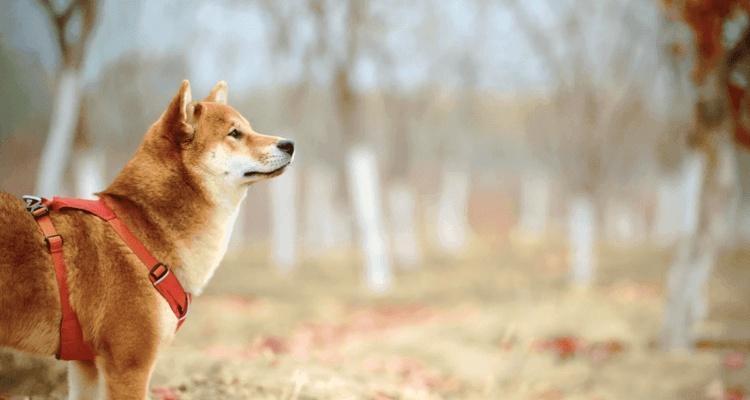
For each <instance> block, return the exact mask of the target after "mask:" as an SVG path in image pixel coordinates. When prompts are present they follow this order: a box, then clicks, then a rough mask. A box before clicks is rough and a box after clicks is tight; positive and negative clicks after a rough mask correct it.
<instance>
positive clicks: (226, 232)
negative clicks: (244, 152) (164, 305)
mask: <svg viewBox="0 0 750 400" xmlns="http://www.w3.org/2000/svg"><path fill="white" fill-rule="evenodd" d="M175 161H177V160H164V159H161V158H160V156H159V155H158V154H153V153H152V152H149V151H147V150H146V149H144V146H142V147H141V149H139V150H138V152H137V153H136V155H135V156H134V157H133V159H132V160H131V161H130V162H129V163H128V164H127V165H126V166H125V168H124V169H123V170H122V172H121V173H120V174H119V175H118V176H117V178H116V179H115V181H114V182H113V183H112V185H111V186H110V187H109V188H107V190H105V191H104V192H102V193H100V196H102V197H103V198H104V199H105V201H107V202H108V203H109V204H110V205H111V206H112V208H113V209H114V211H115V212H116V213H117V215H118V217H119V218H121V219H122V220H123V221H124V222H125V223H126V224H128V225H129V227H131V229H132V230H133V231H134V232H135V233H136V235H137V236H138V237H139V238H140V239H141V241H143V243H144V245H146V247H147V248H148V249H149V250H150V251H151V252H152V253H153V254H154V256H155V257H157V258H158V259H160V260H162V262H164V263H168V265H169V266H170V267H171V268H172V269H173V271H174V273H175V274H176V275H177V277H178V278H179V280H180V282H181V283H182V285H183V287H184V288H185V290H187V291H188V292H191V293H193V294H194V295H198V294H200V293H201V292H202V291H203V289H204V288H205V286H206V284H207V283H208V281H209V280H210V278H211V277H212V276H213V274H214V272H215V271H216V268H217V267H218V266H219V263H220V262H221V259H222V258H223V257H224V254H225V253H226V250H227V246H228V243H229V237H230V235H231V232H232V229H233V227H234V222H235V221H236V219H237V215H238V213H239V207H240V204H241V203H242V200H243V199H244V198H245V195H246V193H247V187H241V188H228V187H222V186H221V185H220V184H210V182H211V181H212V180H211V179H206V178H205V177H201V176H198V175H193V174H190V173H189V172H188V171H187V170H186V169H185V168H184V167H174V166H173V165H174V164H179V163H176V162H175ZM180 165H181V164H180Z"/></svg>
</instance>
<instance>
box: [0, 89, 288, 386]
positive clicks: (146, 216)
mask: <svg viewBox="0 0 750 400" xmlns="http://www.w3.org/2000/svg"><path fill="white" fill-rule="evenodd" d="M226 100H227V85H226V83H224V82H223V81H222V82H219V83H218V84H217V85H216V86H215V87H214V88H213V90H212V91H211V93H210V94H209V95H208V97H206V98H205V99H204V100H203V101H200V102H192V101H191V93H190V84H189V82H188V81H183V83H182V85H181V87H180V90H179V92H178V93H177V95H176V96H175V97H174V99H173V100H172V101H171V103H170V104H169V106H168V107H167V109H166V111H165V112H164V113H163V114H162V116H161V117H160V118H159V120H158V121H157V122H156V123H154V124H153V125H152V126H151V128H150V129H149V130H148V131H147V133H146V135H145V138H144V140H143V142H142V144H141V145H140V147H139V148H138V150H137V151H136V153H135V155H134V156H133V158H132V159H131V160H130V161H129V162H128V163H127V165H126V166H125V168H124V169H123V170H122V171H121V172H120V174H119V175H118V176H117V177H116V179H115V180H114V182H113V183H112V184H111V185H110V186H109V187H108V188H107V189H106V190H104V191H103V192H101V193H99V195H100V196H101V197H102V198H103V199H104V201H105V202H106V203H107V204H108V205H109V206H110V207H111V208H112V209H113V210H114V211H115V212H116V213H117V215H118V217H119V218H120V219H122V220H123V222H125V223H126V224H127V226H128V227H129V228H130V229H131V230H132V231H133V232H134V233H135V234H136V236H137V237H138V238H139V239H140V240H141V241H142V242H143V244H144V245H145V246H146V247H147V248H148V249H149V250H150V251H151V253H152V254H153V255H154V256H155V257H156V258H157V259H159V260H160V261H162V262H163V263H165V264H167V265H169V266H170V267H171V268H172V270H173V271H174V273H175V274H176V275H177V277H178V278H179V280H180V282H181V283H182V285H183V286H184V287H185V290H187V291H188V292H191V293H193V294H194V295H198V294H200V293H201V291H202V290H203V288H204V286H205V285H206V283H207V282H208V280H209V279H210V278H211V276H212V275H213V273H214V271H215V270H216V268H217V266H218V265H219V262H220V261H221V259H222V257H223V255H224V253H225V251H226V248H227V243H228V240H229V235H230V232H231V229H232V226H233V224H234V220H235V218H236V217H237V213H238V209H239V206H240V203H241V202H242V200H243V198H244V197H245V194H246V192H247V187H248V186H249V184H251V183H254V182H257V181H260V180H263V179H266V178H270V177H273V176H277V175H279V174H281V173H282V172H283V170H284V168H286V166H287V165H289V163H290V162H291V160H292V154H291V153H292V152H293V147H292V151H289V148H288V147H287V148H286V151H284V150H283V149H282V148H281V147H282V146H279V144H280V143H282V140H283V139H281V138H279V137H274V136H265V135H261V134H258V133H256V132H254V131H253V129H252V127H251V126H250V124H249V123H248V122H247V120H246V119H245V118H244V117H242V115H240V114H239V113H238V112H237V111H236V110H234V109H233V108H231V107H230V106H228V105H227V104H226ZM235 130H236V132H235ZM285 142H286V143H287V146H288V145H289V144H290V143H291V142H289V141H285ZM51 217H52V220H53V222H54V224H55V226H56V228H57V229H58V231H59V233H60V234H61V235H62V236H63V238H64V255H65V262H66V264H67V266H68V285H69V288H70V302H71V304H72V307H73V309H74V310H75V311H76V313H77V314H78V318H79V320H80V322H81V327H82V330H83V336H84V339H85V340H86V341H88V342H90V343H91V345H92V348H93V349H94V351H95V353H96V354H97V357H96V360H95V361H94V362H79V361H74V362H70V363H69V373H68V376H69V398H70V399H81V400H82V399H98V398H106V399H139V400H142V399H145V398H147V393H148V382H149V379H150V376H151V373H152V371H153V368H154V364H155V361H156V358H157V354H158V352H159V349H160V348H161V347H162V346H163V345H164V344H167V343H168V342H170V341H171V339H172V337H173V335H174V331H175V327H176V323H177V319H176V318H175V316H174V314H173V313H172V311H171V310H170V308H169V306H168V304H167V302H166V301H165V300H164V299H163V298H162V297H161V296H160V295H159V294H158V292H157V291H156V290H155V289H154V288H153V286H152V285H151V283H150V281H149V280H148V277H147V269H146V268H145V267H144V265H143V264H142V263H141V262H140V260H139V259H138V258H137V257H136V256H135V255H134V254H133V253H132V252H131V251H130V250H129V248H128V247H126V246H125V245H124V244H123V242H122V240H120V238H119V237H118V236H117V234H116V233H115V231H114V230H112V229H111V228H110V227H109V226H108V224H107V223H106V222H104V221H102V220H100V219H99V218H98V217H96V216H92V215H88V214H86V213H84V212H81V211H75V210H61V211H59V212H54V213H52V214H51ZM0 255H1V256H0V346H8V347H12V348H15V349H18V350H21V351H25V352H29V353H34V354H39V355H54V354H55V353H56V351H57V349H58V346H59V339H60V337H59V335H60V332H59V326H60V317H61V312H60V301H59V293H58V288H57V284H56V281H55V275H54V274H55V272H54V267H53V265H52V260H51V258H50V255H49V253H48V251H47V248H46V245H45V243H44V240H43V236H42V234H41V231H40V230H39V227H38V226H37V224H36V222H35V221H34V219H33V218H32V217H31V215H29V213H28V212H27V211H26V210H25V208H24V203H23V202H22V201H21V200H20V199H18V198H16V197H14V196H11V195H9V194H5V193H0ZM188 320H189V318H188ZM187 323H190V322H189V321H188V322H187Z"/></svg>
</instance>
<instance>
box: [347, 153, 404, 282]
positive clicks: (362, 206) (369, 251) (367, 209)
mask: <svg viewBox="0 0 750 400" xmlns="http://www.w3.org/2000/svg"><path fill="white" fill-rule="evenodd" d="M347 164H348V168H347V170H348V178H349V190H350V191H351V198H352V205H353V207H354V215H355V220H356V223H357V227H358V230H359V237H360V240H361V248H362V251H363V253H364V257H365V271H366V284H367V287H368V288H369V289H370V290H372V291H374V292H383V291H385V290H388V289H389V288H390V286H391V283H392V280H393V278H392V271H391V260H390V253H389V249H388V240H387V236H386V230H385V227H384V224H383V212H382V206H381V199H382V197H381V193H380V179H379V174H378V165H377V159H376V157H375V153H374V152H373V151H372V149H369V148H366V147H364V146H361V145H356V146H354V147H353V148H352V149H351V150H350V151H349V157H348V159H347Z"/></svg>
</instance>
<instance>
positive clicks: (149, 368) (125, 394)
mask: <svg viewBox="0 0 750 400" xmlns="http://www.w3.org/2000/svg"><path fill="white" fill-rule="evenodd" d="M155 358H156V357H150V356H145V357H144V355H138V356H135V357H128V358H125V359H124V360H119V361H116V360H113V359H106V358H105V359H104V363H103V374H104V384H105V391H106V394H107V395H106V399H108V400H145V399H147V398H148V397H147V394H148V383H149V381H150V380H151V373H152V372H153V370H154V365H155V363H156V359H155Z"/></svg>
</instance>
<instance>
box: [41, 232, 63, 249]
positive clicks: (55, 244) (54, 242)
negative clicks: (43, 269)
mask: <svg viewBox="0 0 750 400" xmlns="http://www.w3.org/2000/svg"><path fill="white" fill-rule="evenodd" d="M44 241H45V242H47V248H48V249H49V251H50V252H51V253H55V252H58V251H60V249H62V244H63V237H62V236H60V235H59V234H54V235H52V236H45V238H44Z"/></svg>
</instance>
